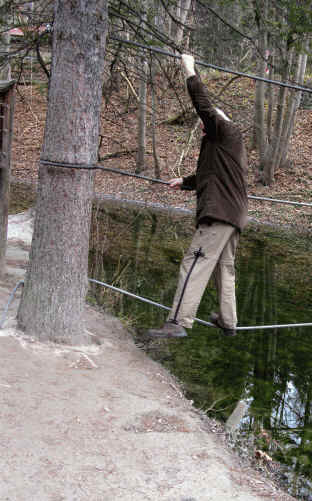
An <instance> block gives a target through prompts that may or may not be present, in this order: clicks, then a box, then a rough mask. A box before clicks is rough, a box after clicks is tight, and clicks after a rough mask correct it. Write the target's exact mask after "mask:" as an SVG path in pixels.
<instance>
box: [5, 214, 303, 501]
mask: <svg viewBox="0 0 312 501" xmlns="http://www.w3.org/2000/svg"><path fill="white" fill-rule="evenodd" d="M9 225H10V226H9V247H8V252H7V264H8V274H7V276H6V277H5V279H4V280H2V281H1V282H0V311H1V316H2V315H3V313H2V312H3V311H4V309H5V307H6V305H7V302H8V298H9V295H10V293H11V291H12V289H13V287H14V286H15V284H16V282H17V281H18V280H20V279H22V278H23V276H24V270H25V265H26V263H27V257H28V253H27V249H28V248H29V244H30V237H31V220H30V217H29V214H26V216H18V217H16V216H13V217H12V216H11V218H10V223H9ZM20 294H21V292H20V289H18V291H17V293H16V297H15V299H14V301H13V302H12V304H11V306H10V308H9V311H8V314H7V316H6V320H5V323H4V326H3V328H2V329H0V347H1V365H0V409H1V414H0V415H1V428H0V458H1V459H0V471H1V473H0V499H1V501H30V500H31V501H64V500H66V501H84V500H86V501H117V500H122V501H130V500H131V501H145V500H146V501H158V500H164V501H207V500H214V501H216V500H217V501H224V500H237V501H257V500H261V499H264V498H266V499H272V500H285V501H286V500H291V499H293V498H290V497H289V496H287V495H286V494H283V493H282V492H280V491H278V490H276V489H275V488H274V486H273V485H272V484H271V483H270V482H269V481H268V480H267V479H265V478H264V477H262V476H261V475H260V474H258V473H257V472H255V471H253V470H251V469H250V468H248V466H247V465H245V466H244V465H242V464H240V462H239V459H238V458H237V457H236V456H234V455H233V454H232V453H231V452H230V451H229V450H228V449H227V447H226V444H225V443H224V440H223V435H222V434H220V435H219V434H218V432H217V430H214V429H213V428H212V427H211V426H209V421H208V420H207V419H206V418H204V417H203V416H202V415H201V414H200V412H198V411H197V410H196V409H194V408H193V406H192V404H191V403H190V402H189V401H187V400H186V399H185V398H184V397H183V395H182V392H181V389H180V388H179V385H178V384H177V382H176V381H175V380H174V379H173V377H171V376H170V374H168V372H167V371H166V370H165V369H164V368H163V367H162V366H160V365H159V364H158V363H156V362H154V361H152V360H151V359H149V358H148V357H147V356H146V355H145V353H144V352H142V351H141V350H140V349H139V348H137V347H136V346H135V344H134V342H133V340H132V337H131V335H130V334H129V333H128V332H127V331H126V330H125V329H124V328H123V326H122V325H121V323H120V322H119V321H118V320H117V319H116V318H114V317H111V316H109V315H103V314H102V313H99V312H97V311H96V310H95V309H93V308H91V307H86V311H85V318H84V321H85V328H86V329H87V330H88V331H89V332H91V333H93V334H96V335H98V336H101V337H102V340H103V344H102V345H101V346H96V347H95V346H94V347H83V346H80V347H75V348H73V347H66V346H59V345H53V344H41V343H38V342H37V341H36V340H34V339H30V338H26V337H24V336H23V334H22V333H21V332H19V331H18V330H17V329H16V321H15V315H16V311H17V306H18V299H19V297H20ZM214 432H215V433H214Z"/></svg>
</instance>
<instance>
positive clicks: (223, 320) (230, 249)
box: [214, 230, 239, 329]
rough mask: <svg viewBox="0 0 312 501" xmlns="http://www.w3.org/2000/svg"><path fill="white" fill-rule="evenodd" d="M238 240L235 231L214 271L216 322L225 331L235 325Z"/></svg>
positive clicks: (237, 234) (233, 327)
mask: <svg viewBox="0 0 312 501" xmlns="http://www.w3.org/2000/svg"><path fill="white" fill-rule="evenodd" d="M238 240H239V233H238V231H237V230H235V231H234V232H233V234H232V236H231V238H230V239H229V241H228V242H227V244H226V246H225V247H224V249H223V251H222V253H221V255H220V258H219V261H218V263H217V265H216V268H215V271H214V276H215V281H216V287H217V291H218V300H219V308H220V313H219V315H218V322H219V324H220V325H222V326H223V327H225V328H226V329H235V327H236V324H237V315H236V297H235V265H234V262H235V253H236V248H237V244H238Z"/></svg>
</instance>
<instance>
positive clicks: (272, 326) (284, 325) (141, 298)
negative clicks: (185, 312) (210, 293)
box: [89, 278, 312, 331]
mask: <svg viewBox="0 0 312 501" xmlns="http://www.w3.org/2000/svg"><path fill="white" fill-rule="evenodd" d="M89 282H92V283H94V284H98V285H102V286H103V287H107V288H108V289H111V290H113V291H115V292H119V293H121V294H125V295H126V296H129V297H132V298H134V299H138V300H139V301H142V302H143V303H148V304H151V305H152V306H157V307H158V308H162V309H163V310H167V311H170V310H171V308H168V306H164V305H163V304H161V303H156V302H155V301H152V300H151V299H147V298H145V297H141V296H138V295H136V294H133V293H132V292H128V291H126V290H124V289H120V288H119V287H115V286H114V285H109V284H106V283H105V282H100V281H99V280H95V279H94V278H89ZM194 320H195V321H196V322H198V323H199V324H203V325H206V326H207V327H216V326H215V325H214V324H212V323H211V322H206V320H201V319H200V318H194ZM295 327H312V322H311V323H305V324H280V325H254V326H247V327H236V330H237V331H251V330H261V329H285V328H295Z"/></svg>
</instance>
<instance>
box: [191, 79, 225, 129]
mask: <svg viewBox="0 0 312 501" xmlns="http://www.w3.org/2000/svg"><path fill="white" fill-rule="evenodd" d="M187 89H188V92H189V94H190V97H191V100H192V103H193V106H194V108H195V110H196V112H197V114H198V116H199V117H200V118H201V120H202V122H203V124H204V130H205V133H206V134H207V135H208V136H209V137H211V138H214V137H216V134H217V126H218V121H219V117H218V115H217V112H216V110H215V108H214V107H213V106H212V104H211V102H210V99H209V95H208V91H207V87H206V86H205V85H204V84H203V83H202V81H201V79H200V77H199V76H198V75H195V76H192V77H189V78H188V79H187Z"/></svg>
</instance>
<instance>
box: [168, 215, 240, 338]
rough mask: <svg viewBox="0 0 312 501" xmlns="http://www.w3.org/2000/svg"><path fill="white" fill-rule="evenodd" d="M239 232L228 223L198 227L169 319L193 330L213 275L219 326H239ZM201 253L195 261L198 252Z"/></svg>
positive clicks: (181, 269) (182, 268)
mask: <svg viewBox="0 0 312 501" xmlns="http://www.w3.org/2000/svg"><path fill="white" fill-rule="evenodd" d="M238 240H239V233H238V231H237V230H236V229H235V228H234V227H233V226H231V225H229V224H223V223H218V222H215V223H213V224H212V225H210V226H208V225H205V224H202V225H199V227H198V229H197V230H196V232H195V234H194V237H193V240H192V243H191V245H190V248H189V249H188V251H187V253H186V254H185V256H184V258H183V261H182V263H181V267H180V272H179V281H178V286H177V290H176V293H175V297H174V300H173V305H172V309H171V312H170V314H169V317H168V318H170V319H175V320H176V321H177V322H178V323H179V324H180V325H183V327H186V328H191V327H192V325H193V321H194V317H195V316H196V312H197V309H198V307H199V303H200V301H201V298H202V295H203V294H204V291H205V288H206V286H207V284H208V281H209V279H210V277H211V275H212V273H213V272H214V277H215V281H216V287H217V291H218V300H219V310H220V311H219V320H220V323H221V324H222V325H223V326H224V327H226V328H228V329H233V328H235V327H236V324H237V316H236V299H235V267H234V261H235V252H236V247H237V243H238ZM199 250H200V251H201V252H200V253H199V255H198V256H197V258H196V253H198V251H199Z"/></svg>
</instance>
